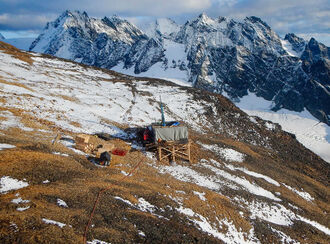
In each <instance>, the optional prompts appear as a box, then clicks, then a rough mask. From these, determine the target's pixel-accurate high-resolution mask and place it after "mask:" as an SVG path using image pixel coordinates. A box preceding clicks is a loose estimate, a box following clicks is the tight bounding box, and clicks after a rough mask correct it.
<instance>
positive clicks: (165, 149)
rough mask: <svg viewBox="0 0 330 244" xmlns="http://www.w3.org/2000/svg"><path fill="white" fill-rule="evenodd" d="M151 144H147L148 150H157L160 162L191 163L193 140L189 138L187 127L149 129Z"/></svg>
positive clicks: (154, 126) (155, 126) (151, 127)
mask: <svg viewBox="0 0 330 244" xmlns="http://www.w3.org/2000/svg"><path fill="white" fill-rule="evenodd" d="M147 130H149V132H148V133H150V137H151V142H149V143H146V145H145V146H146V149H147V150H156V153H157V154H158V155H157V156H158V157H157V158H158V160H159V161H162V160H164V159H167V158H168V159H169V160H170V161H175V160H176V159H181V160H187V161H189V162H190V163H191V156H190V146H191V140H189V138H188V129H187V127H186V126H183V125H180V126H166V127H164V126H160V125H152V126H150V127H149V129H147Z"/></svg>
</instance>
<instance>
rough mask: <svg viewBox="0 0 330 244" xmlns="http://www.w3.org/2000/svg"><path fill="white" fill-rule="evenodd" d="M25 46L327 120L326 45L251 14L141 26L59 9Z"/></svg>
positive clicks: (329, 70) (329, 63)
mask: <svg viewBox="0 0 330 244" xmlns="http://www.w3.org/2000/svg"><path fill="white" fill-rule="evenodd" d="M30 50H31V51H35V52H41V53H47V54H51V55H54V56H57V57H62V58H66V59H71V60H74V61H77V62H81V63H83V64H87V65H94V66H97V67H101V68H107V69H114V70H117V71H123V72H125V71H131V72H133V73H134V74H143V75H149V72H151V73H153V76H157V75H158V77H159V75H160V74H161V73H164V75H163V76H167V77H173V78H178V77H179V79H181V80H185V81H187V82H189V83H190V84H191V85H192V86H194V87H197V88H201V89H205V90H208V91H212V92H216V93H220V94H224V95H226V96H227V97H229V98H230V99H231V100H233V101H239V100H240V98H242V97H243V96H245V95H247V94H248V93H254V94H256V95H257V96H259V97H262V98H264V99H266V100H268V101H272V102H273V104H272V108H271V109H272V110H274V111H278V110H280V109H282V108H285V109H288V110H292V111H298V112H300V111H303V110H305V109H306V110H308V111H309V112H310V113H311V114H312V115H313V116H315V117H316V118H318V119H319V120H320V121H322V122H325V123H327V124H328V125H329V124H330V121H329V120H330V88H329V85H330V60H329V57H330V51H329V47H327V46H325V45H323V44H322V43H319V42H317V41H316V40H315V39H314V38H311V39H310V41H308V42H307V41H305V40H303V39H302V38H299V37H297V36H296V35H295V34H293V33H291V34H287V35H286V36H285V38H284V39H283V40H282V39H281V38H280V37H279V36H278V35H277V34H276V33H275V32H274V31H273V30H272V29H271V28H270V27H269V26H268V25H267V24H266V23H265V22H263V21H262V20H261V19H259V18H257V17H247V18H245V19H244V20H242V21H236V20H234V19H227V18H224V17H219V18H217V19H213V18H210V17H208V16H207V15H206V14H201V15H200V16H198V17H197V18H196V19H194V20H191V21H187V22H186V23H185V24H183V25H178V24H176V23H175V22H174V21H172V20H170V19H159V20H157V21H156V22H155V23H151V24H150V25H149V27H148V28H146V29H145V30H144V31H142V30H140V29H139V28H137V27H136V26H134V25H133V24H131V23H130V22H128V21H127V20H124V19H122V18H120V17H118V16H112V17H111V18H108V17H104V18H103V19H95V18H91V17H89V16H88V15H87V13H86V12H83V13H81V12H78V11H72V12H71V11H65V12H64V13H63V14H61V15H60V16H59V17H58V18H57V19H56V20H55V21H54V22H50V23H48V24H47V25H46V27H45V29H44V30H43V32H42V33H41V34H40V36H39V37H38V38H37V39H36V40H35V41H34V42H33V43H32V45H31V46H30ZM152 71H153V72H152Z"/></svg>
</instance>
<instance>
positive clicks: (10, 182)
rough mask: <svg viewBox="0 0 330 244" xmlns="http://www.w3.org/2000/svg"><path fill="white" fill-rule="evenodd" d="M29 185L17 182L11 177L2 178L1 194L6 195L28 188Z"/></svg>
mask: <svg viewBox="0 0 330 244" xmlns="http://www.w3.org/2000/svg"><path fill="white" fill-rule="evenodd" d="M28 185H29V184H28V183H27V182H25V181H21V180H16V179H14V178H11V177H10V176H2V177H1V178H0V193H2V194H4V193H7V192H8V191H13V190H17V189H21V188H24V187H27V186H28Z"/></svg>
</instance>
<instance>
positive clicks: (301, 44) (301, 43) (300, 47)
mask: <svg viewBox="0 0 330 244" xmlns="http://www.w3.org/2000/svg"><path fill="white" fill-rule="evenodd" d="M284 40H287V41H288V42H289V43H290V44H291V46H292V50H294V51H295V52H297V53H301V52H303V51H304V50H305V47H306V44H307V43H306V41H305V40H304V39H302V38H301V37H298V36H296V35H295V34H293V33H289V34H286V35H285V37H284Z"/></svg>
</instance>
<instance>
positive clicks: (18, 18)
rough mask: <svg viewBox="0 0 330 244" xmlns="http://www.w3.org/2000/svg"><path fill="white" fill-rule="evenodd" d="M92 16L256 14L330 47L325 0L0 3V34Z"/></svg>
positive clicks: (329, 6)
mask: <svg viewBox="0 0 330 244" xmlns="http://www.w3.org/2000/svg"><path fill="white" fill-rule="evenodd" d="M67 9H68V10H80V11H86V12H87V13H88V15H89V16H91V17H98V18H101V17H104V16H111V15H113V14H117V15H119V16H121V17H124V18H129V20H134V21H135V22H141V21H149V20H152V19H154V18H159V17H170V18H172V19H174V20H176V21H177V22H179V23H183V22H185V21H186V20H190V19H193V18H195V17H196V16H198V15H199V14H200V13H202V12H205V13H206V14H207V15H208V16H210V17H218V16H225V17H230V18H244V17H246V16H252V15H254V16H257V17H260V18H261V19H262V20H264V21H265V22H267V23H268V25H269V26H271V27H272V28H273V29H274V30H275V31H276V32H277V33H278V34H280V35H281V36H284V35H285V34H286V33H289V32H293V33H296V34H297V35H299V36H302V37H305V38H310V37H311V36H313V37H315V38H316V39H317V40H319V41H321V42H323V43H325V44H326V45H328V46H330V0H93V1H88V0H55V1H54V0H48V1H46V0H0V33H2V34H3V35H4V36H5V37H6V38H10V37H12V36H26V35H32V36H36V35H37V34H38V33H40V31H41V30H42V29H43V27H44V26H45V24H46V23H47V22H48V21H53V20H55V19H56V17H57V16H59V15H60V14H61V13H62V12H63V11H65V10H67Z"/></svg>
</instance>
